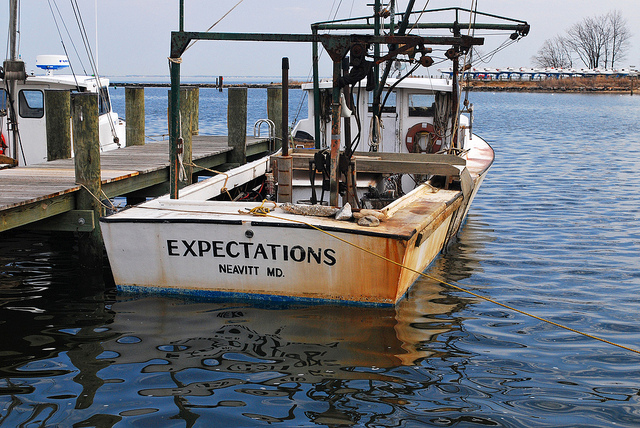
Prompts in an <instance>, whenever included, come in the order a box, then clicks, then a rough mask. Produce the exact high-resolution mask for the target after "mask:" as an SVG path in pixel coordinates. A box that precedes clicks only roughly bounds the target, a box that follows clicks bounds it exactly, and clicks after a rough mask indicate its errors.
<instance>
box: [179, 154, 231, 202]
mask: <svg viewBox="0 0 640 428" xmlns="http://www.w3.org/2000/svg"><path fill="white" fill-rule="evenodd" d="M184 164H185V165H187V166H191V167H194V168H200V169H203V170H205V171H209V172H212V173H214V174H222V175H224V177H225V179H224V184H223V185H222V188H221V189H220V193H226V194H227V196H229V199H230V200H233V198H232V197H231V193H229V189H227V182H228V181H229V174H227V173H226V172H220V171H216V170H215V169H209V168H205V167H203V166H200V165H196V164H195V163H193V162H185V163H184Z"/></svg>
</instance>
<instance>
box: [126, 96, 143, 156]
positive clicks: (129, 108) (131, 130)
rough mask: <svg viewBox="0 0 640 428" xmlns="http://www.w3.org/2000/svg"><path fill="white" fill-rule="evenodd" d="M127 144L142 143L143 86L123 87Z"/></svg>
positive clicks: (135, 144) (138, 144)
mask: <svg viewBox="0 0 640 428" xmlns="http://www.w3.org/2000/svg"><path fill="white" fill-rule="evenodd" d="M124 100H125V113H124V114H125V118H126V135H127V146H143V145H144V132H145V129H144V119H145V117H144V116H145V113H144V88H139V87H133V86H127V87H125V88H124Z"/></svg>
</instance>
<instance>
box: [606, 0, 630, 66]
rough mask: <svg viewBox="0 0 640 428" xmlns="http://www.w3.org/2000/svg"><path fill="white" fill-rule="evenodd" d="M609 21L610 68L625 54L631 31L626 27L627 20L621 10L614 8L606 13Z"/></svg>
mask: <svg viewBox="0 0 640 428" xmlns="http://www.w3.org/2000/svg"><path fill="white" fill-rule="evenodd" d="M607 20H608V21H609V28H610V35H609V46H610V49H611V60H610V64H611V68H613V67H615V63H616V61H619V60H622V59H624V58H625V56H626V51H627V49H628V48H629V39H631V32H630V31H629V29H628V28H627V20H626V19H625V18H624V17H623V16H622V12H620V11H619V10H614V11H612V12H609V13H608V14H607Z"/></svg>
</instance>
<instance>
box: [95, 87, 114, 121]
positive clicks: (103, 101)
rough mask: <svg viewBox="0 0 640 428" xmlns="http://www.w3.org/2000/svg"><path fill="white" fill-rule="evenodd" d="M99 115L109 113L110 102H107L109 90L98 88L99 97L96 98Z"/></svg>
mask: <svg viewBox="0 0 640 428" xmlns="http://www.w3.org/2000/svg"><path fill="white" fill-rule="evenodd" d="M98 108H99V114H100V115H103V114H106V113H109V112H110V111H111V101H110V100H109V89H107V88H106V87H104V86H103V87H102V88H100V97H99V98H98Z"/></svg>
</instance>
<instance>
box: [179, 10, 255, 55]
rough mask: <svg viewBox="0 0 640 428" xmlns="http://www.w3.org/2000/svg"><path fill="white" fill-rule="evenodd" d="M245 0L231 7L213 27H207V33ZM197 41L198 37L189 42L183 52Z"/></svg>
mask: <svg viewBox="0 0 640 428" xmlns="http://www.w3.org/2000/svg"><path fill="white" fill-rule="evenodd" d="M243 1H244V0H240V1H239V2H238V3H236V4H235V5H234V6H233V7H232V8H231V9H229V11H228V12H227V13H225V14H224V15H222V18H220V19H218V20H217V21H216V22H214V23H213V25H211V27H209V28H207V31H205V33H208V32H209V31H211V29H212V28H213V27H215V26H216V25H218V24H219V23H220V21H222V20H223V19H225V18H226V17H227V15H229V14H230V13H231V12H232V11H233V9H235V8H236V7H238V6H239V5H240V3H242V2H243ZM197 41H198V39H196V40H192V41H191V43H189V45H188V46H187V47H186V48H185V49H184V51H183V52H182V53H183V54H184V53H185V52H186V51H187V49H189V48H190V47H191V46H193V45H195V44H196V42H197Z"/></svg>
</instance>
